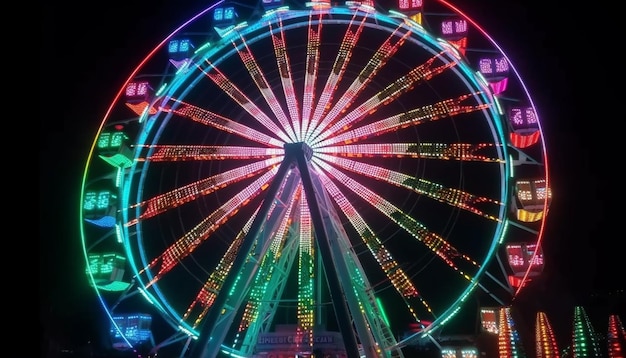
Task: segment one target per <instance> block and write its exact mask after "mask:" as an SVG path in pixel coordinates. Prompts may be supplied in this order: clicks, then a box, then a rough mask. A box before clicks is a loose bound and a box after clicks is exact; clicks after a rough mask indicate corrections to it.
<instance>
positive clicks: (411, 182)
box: [317, 154, 504, 222]
mask: <svg viewBox="0 0 626 358" xmlns="http://www.w3.org/2000/svg"><path fill="white" fill-rule="evenodd" d="M317 157H318V158H320V159H322V160H324V161H326V162H328V163H332V164H334V165H336V166H338V167H340V168H343V169H346V170H348V171H351V172H353V173H356V174H360V175H364V176H366V177H370V178H374V179H376V180H380V181H383V182H385V183H388V184H391V185H395V186H397V187H401V188H406V189H409V190H412V191H414V192H416V193H418V194H420V195H424V196H426V197H429V198H431V199H433V200H437V201H439V202H442V203H445V204H448V205H451V206H454V207H457V208H460V209H463V210H467V211H469V212H471V213H473V214H476V215H480V216H482V217H485V218H487V219H489V220H493V221H498V222H499V221H501V220H500V219H499V218H498V216H497V213H498V211H499V209H500V206H503V205H504V204H503V203H501V202H499V201H497V200H494V199H491V198H486V197H482V196H477V195H473V194H470V193H468V192H465V191H462V190H459V189H456V188H446V187H444V186H443V185H441V184H437V183H433V182H429V181H427V180H425V179H420V178H416V177H413V176H410V175H406V174H404V173H400V172H397V171H393V170H389V169H387V168H383V167H379V166H375V165H371V164H366V163H362V162H358V161H354V160H350V159H345V158H339V157H334V156H331V155H326V154H320V155H317ZM476 204H482V205H485V204H492V205H496V207H495V208H494V211H495V212H496V214H488V213H485V212H483V211H482V210H480V209H478V208H477V207H476V206H475V205H476Z"/></svg>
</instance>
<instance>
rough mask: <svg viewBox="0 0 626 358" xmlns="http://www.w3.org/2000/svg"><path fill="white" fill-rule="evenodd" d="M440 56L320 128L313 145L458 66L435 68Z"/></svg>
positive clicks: (447, 65)
mask: <svg viewBox="0 0 626 358" xmlns="http://www.w3.org/2000/svg"><path fill="white" fill-rule="evenodd" d="M439 56H440V55H437V56H434V57H431V58H430V59H428V60H427V61H426V62H425V63H423V64H421V65H419V66H417V67H415V68H414V69H412V70H411V71H409V73H407V74H406V75H404V76H401V77H399V78H398V79H397V80H395V81H394V82H393V83H391V84H389V85H388V86H387V87H385V88H384V89H383V90H382V91H380V92H378V93H377V94H375V95H374V96H372V97H371V98H370V99H368V100H367V101H365V102H364V103H363V104H361V105H360V106H358V107H357V108H355V109H354V110H353V111H351V112H350V113H348V114H347V115H345V116H343V117H342V118H341V119H340V120H339V121H337V122H336V123H335V124H333V125H332V126H331V127H330V128H320V129H319V131H318V133H320V134H319V136H315V137H313V138H312V143H313V144H312V145H313V146H316V144H317V143H319V142H320V141H323V140H324V139H325V138H328V137H330V136H335V134H337V133H342V132H345V131H346V129H348V128H350V127H352V126H354V124H356V123H357V122H358V121H360V120H361V119H363V118H364V117H365V116H366V115H368V114H370V113H373V112H375V111H376V110H377V109H378V107H380V106H383V105H386V104H388V103H390V102H391V101H393V100H394V99H396V98H398V97H399V96H400V95H401V94H403V93H406V92H408V91H410V90H411V89H413V87H415V85H416V84H418V83H421V82H423V81H427V80H429V79H431V78H433V77H434V76H435V75H438V74H440V73H442V72H444V71H445V70H447V69H448V68H451V67H452V66H454V65H456V62H447V63H443V64H442V65H439V66H437V67H434V63H435V60H437V59H438V58H439ZM320 127H321V126H320ZM321 130H324V132H323V133H322V132H321Z"/></svg>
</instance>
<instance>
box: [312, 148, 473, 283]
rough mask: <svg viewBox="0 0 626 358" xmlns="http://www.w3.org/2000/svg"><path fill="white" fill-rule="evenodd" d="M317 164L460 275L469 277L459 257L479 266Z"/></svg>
mask: <svg viewBox="0 0 626 358" xmlns="http://www.w3.org/2000/svg"><path fill="white" fill-rule="evenodd" d="M316 164H317V165H319V166H320V167H321V168H322V169H324V170H325V171H326V172H327V173H328V174H330V176H332V177H333V178H334V179H335V180H338V181H339V182H341V183H343V184H344V185H345V186H346V187H347V188H349V189H350V190H352V191H353V192H354V193H355V194H357V195H358V196H359V197H361V198H363V199H364V200H365V201H367V202H368V203H370V205H371V206H372V207H374V208H375V209H376V210H378V211H380V212H381V213H383V214H384V215H385V216H387V217H388V218H389V219H391V220H392V221H393V222H395V223H396V224H398V226H400V227H402V228H403V229H405V230H406V231H407V232H408V233H409V234H411V236H413V237H414V238H416V239H417V240H418V241H420V242H422V243H423V244H424V245H426V247H427V248H428V249H430V250H431V251H432V252H433V253H435V254H436V255H437V256H439V257H440V258H441V259H442V260H443V261H444V262H445V263H446V264H447V265H448V266H450V267H451V268H453V269H454V270H455V271H458V272H459V273H461V274H462V275H464V276H465V277H467V275H465V274H464V273H463V272H461V271H460V270H459V268H458V267H457V266H456V264H455V263H454V262H453V260H454V259H455V258H457V257H462V258H464V259H465V260H467V261H469V262H470V263H472V264H473V265H476V266H477V264H476V262H475V261H473V260H471V259H470V258H468V257H467V256H466V255H464V254H461V253H460V252H459V251H458V250H457V249H456V248H454V247H453V246H452V245H451V244H450V243H448V242H446V240H445V239H444V238H443V237H441V236H439V235H437V234H435V233H433V232H430V231H429V230H428V229H427V228H426V226H424V225H423V224H421V223H419V222H417V221H416V220H415V219H414V218H412V217H409V216H408V215H406V214H405V213H404V212H402V211H401V210H400V209H399V208H397V207H396V206H395V205H393V204H392V203H391V202H389V201H388V200H386V199H384V198H383V197H382V196H380V195H378V194H376V193H374V192H373V191H372V190H370V189H369V188H367V187H365V186H364V185H362V184H361V183H359V182H357V181H355V180H353V179H352V178H350V177H348V176H347V175H345V174H344V173H342V172H341V171H339V170H338V169H336V168H334V167H333V166H331V165H329V164H328V163H326V162H323V161H321V160H318V161H316Z"/></svg>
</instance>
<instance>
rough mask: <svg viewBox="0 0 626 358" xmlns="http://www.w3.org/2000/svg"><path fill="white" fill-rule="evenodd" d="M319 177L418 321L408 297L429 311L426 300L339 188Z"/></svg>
mask: <svg viewBox="0 0 626 358" xmlns="http://www.w3.org/2000/svg"><path fill="white" fill-rule="evenodd" d="M320 179H321V180H322V182H323V184H324V188H326V189H327V190H328V193H329V194H330V195H331V197H332V198H333V200H334V201H335V203H336V204H337V205H338V206H339V208H340V209H341V210H342V211H343V213H344V214H345V215H346V217H347V218H348V220H349V221H350V224H352V227H354V229H355V230H356V231H357V232H358V233H359V236H360V237H361V239H362V240H363V242H364V243H365V245H366V246H367V248H368V249H369V250H370V253H371V254H372V256H374V258H375V259H376V261H377V262H378V264H379V265H380V267H381V268H382V270H383V271H384V272H385V274H386V275H387V277H388V278H389V280H390V282H391V284H392V285H393V287H394V288H395V289H396V291H397V292H398V293H399V294H400V295H401V296H402V297H403V298H404V299H405V303H406V305H407V307H408V308H409V312H412V314H413V315H414V318H415V320H417V321H420V319H419V318H418V317H417V316H416V312H415V311H414V310H413V309H411V307H412V305H411V303H410V302H409V301H408V300H410V299H414V298H417V299H418V300H419V301H420V303H421V304H422V305H424V307H426V309H427V310H428V311H429V312H431V308H430V306H429V305H428V303H427V302H426V301H424V299H423V298H422V297H421V296H420V294H419V293H418V291H417V288H415V286H414V285H413V282H411V280H410V279H409V277H408V275H407V274H406V273H405V272H404V270H403V269H402V268H401V267H400V266H399V265H398V262H397V261H396V260H395V259H394V258H393V256H392V255H391V253H390V252H389V251H388V250H387V249H386V248H385V246H384V245H383V243H382V242H381V241H380V239H379V238H378V237H377V236H376V235H374V231H373V230H372V229H371V228H370V227H369V226H368V225H367V223H366V222H365V220H363V217H361V215H359V213H358V211H357V210H356V209H355V208H354V206H353V205H352V204H351V203H350V200H348V198H347V197H346V196H345V195H344V194H343V193H342V192H341V190H340V189H339V188H338V187H337V186H336V185H335V183H333V182H332V180H330V178H328V176H326V175H325V174H324V173H320Z"/></svg>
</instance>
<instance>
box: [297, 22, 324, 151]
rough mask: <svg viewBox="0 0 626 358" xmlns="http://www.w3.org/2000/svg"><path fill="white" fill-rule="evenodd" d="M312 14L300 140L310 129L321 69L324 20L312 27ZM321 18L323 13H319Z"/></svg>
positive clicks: (309, 28)
mask: <svg viewBox="0 0 626 358" xmlns="http://www.w3.org/2000/svg"><path fill="white" fill-rule="evenodd" d="M311 16H312V15H309V27H308V34H309V35H308V37H309V41H308V42H307V49H306V53H307V59H306V75H305V76H304V96H303V102H302V125H301V128H300V133H299V136H298V140H302V139H303V138H304V136H305V133H306V132H307V131H308V130H309V121H310V120H311V110H312V109H313V101H314V99H315V85H316V83H317V81H316V79H317V73H318V71H319V62H320V59H319V58H320V49H319V47H320V33H321V32H322V21H319V22H318V23H317V29H313V28H312V24H311V22H312V19H311ZM319 17H320V20H321V17H322V14H321V13H320V15H319Z"/></svg>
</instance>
